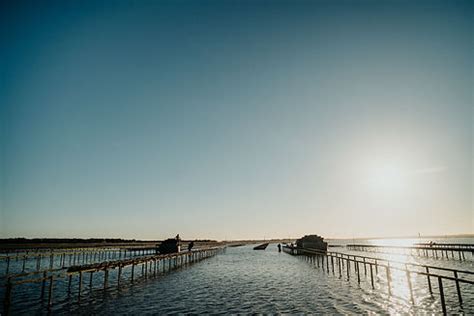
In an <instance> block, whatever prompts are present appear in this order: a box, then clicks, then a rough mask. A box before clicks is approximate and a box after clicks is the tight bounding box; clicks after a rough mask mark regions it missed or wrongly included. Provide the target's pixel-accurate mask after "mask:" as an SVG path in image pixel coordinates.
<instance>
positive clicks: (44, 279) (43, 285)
mask: <svg viewBox="0 0 474 316" xmlns="http://www.w3.org/2000/svg"><path fill="white" fill-rule="evenodd" d="M45 286H46V271H44V272H43V279H42V280H41V300H43V298H44V288H45Z"/></svg>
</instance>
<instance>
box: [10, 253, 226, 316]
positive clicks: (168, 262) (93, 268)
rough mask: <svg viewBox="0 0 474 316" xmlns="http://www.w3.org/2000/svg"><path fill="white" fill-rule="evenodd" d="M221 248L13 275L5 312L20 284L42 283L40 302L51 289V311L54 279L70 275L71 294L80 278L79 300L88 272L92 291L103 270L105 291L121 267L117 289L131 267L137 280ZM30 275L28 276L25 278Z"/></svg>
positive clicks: (48, 304)
mask: <svg viewBox="0 0 474 316" xmlns="http://www.w3.org/2000/svg"><path fill="white" fill-rule="evenodd" d="M221 249H222V248H206V249H198V250H193V251H189V252H180V253H174V254H167V255H150V256H142V257H136V258H130V259H120V260H115V261H108V262H102V263H96V264H86V265H79V266H71V267H69V268H67V269H66V268H59V269H50V270H45V271H35V272H29V273H22V274H17V275H11V276H9V277H8V278H7V281H6V284H5V297H4V304H3V305H4V313H5V315H8V314H9V313H10V312H11V302H12V293H13V289H14V287H15V286H18V285H20V284H28V283H31V284H34V283H41V294H40V301H41V302H43V301H44V298H45V292H46V291H47V292H48V297H47V308H48V310H51V307H52V305H53V288H54V283H55V281H58V280H60V279H64V278H67V284H68V285H67V293H68V295H69V294H70V293H71V290H72V287H73V283H75V282H74V280H76V281H77V301H78V302H80V301H81V298H82V296H83V285H84V284H83V283H84V282H83V281H84V279H85V278H84V276H85V275H86V274H88V275H89V293H90V292H92V289H93V282H92V281H93V276H94V273H98V272H103V286H102V287H101V288H102V289H103V290H106V289H108V288H109V271H110V270H112V269H118V273H117V283H116V284H117V288H118V289H120V288H121V287H122V286H123V282H124V281H125V280H124V279H123V270H124V269H125V268H127V267H130V268H131V273H130V278H129V280H128V281H129V282H130V283H134V282H136V280H137V279H138V278H144V279H147V278H150V277H156V276H157V274H159V273H160V272H162V273H165V272H167V271H171V270H173V269H176V268H178V267H181V266H183V265H186V264H191V263H194V262H197V261H201V260H203V259H205V258H208V257H211V256H214V255H215V254H217V253H218V251H219V250H221ZM137 267H141V274H140V275H137V271H136V270H137ZM25 278H27V279H25Z"/></svg>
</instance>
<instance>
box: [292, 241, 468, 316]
mask: <svg viewBox="0 0 474 316" xmlns="http://www.w3.org/2000/svg"><path fill="white" fill-rule="evenodd" d="M283 249H284V251H285V252H287V253H290V254H293V255H305V256H307V258H308V260H310V261H312V262H313V263H314V262H315V261H316V263H317V265H318V267H319V266H321V267H322V268H326V270H327V272H328V273H329V271H330V266H331V270H332V273H333V274H335V264H336V266H337V269H338V270H339V277H340V278H342V274H343V272H342V271H343V270H344V266H345V270H346V273H347V279H350V272H351V263H352V264H353V265H354V272H355V273H356V275H357V281H358V283H360V282H361V278H360V266H361V265H363V268H364V274H365V276H367V270H368V269H367V267H369V272H370V282H371V286H372V288H373V289H375V283H374V270H375V275H378V273H379V269H383V270H385V274H386V279H387V293H388V295H389V296H391V295H392V276H391V274H392V271H393V270H397V271H403V272H404V273H405V274H406V277H407V283H408V289H409V291H410V300H411V302H412V303H413V304H414V303H415V300H414V295H413V287H412V275H422V276H426V278H427V285H428V289H429V292H430V294H431V295H433V287H432V284H431V281H432V278H434V279H436V280H437V281H438V289H439V296H440V302H441V307H442V312H443V314H447V309H446V300H445V293H444V286H443V280H446V281H448V280H449V281H453V282H455V284H456V291H457V296H458V300H459V304H460V306H461V307H462V305H463V299H462V293H461V286H460V284H470V285H474V281H472V280H469V279H467V278H463V277H461V275H469V276H474V272H472V271H465V270H456V269H449V268H442V267H435V266H427V265H420V264H414V263H406V262H400V261H393V260H386V259H380V258H372V257H366V256H358V255H349V254H344V253H339V252H324V251H318V250H312V249H311V250H310V249H302V248H291V247H284V248H283ZM320 261H321V263H320ZM325 265H326V267H325ZM397 265H398V266H397ZM415 269H418V270H415ZM433 271H435V273H433ZM441 273H453V275H452V276H448V275H444V274H441Z"/></svg>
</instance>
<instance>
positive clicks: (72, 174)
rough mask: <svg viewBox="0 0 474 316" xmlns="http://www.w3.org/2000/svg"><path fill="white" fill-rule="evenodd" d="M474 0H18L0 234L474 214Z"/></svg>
mask: <svg viewBox="0 0 474 316" xmlns="http://www.w3.org/2000/svg"><path fill="white" fill-rule="evenodd" d="M472 18H473V2H472V1H421V2H416V1H262V0H255V1H231V0H224V1H146V0H144V1H84V2H83V1H40V2H38V1H10V2H9V3H6V2H2V4H1V7H0V111H1V112H0V124H1V125H0V127H1V129H0V132H1V134H0V145H1V147H0V150H1V152H0V154H1V155H0V159H1V161H0V162H1V168H0V172H1V173H0V176H1V182H0V194H1V195H0V199H1V204H0V206H1V210H0V237H17V236H24V237H124V238H144V239H157V238H164V237H167V236H174V235H175V234H176V233H180V234H181V236H183V238H216V239H225V238H227V239H231V238H263V237H267V238H269V237H287V236H295V237H296V236H300V235H303V234H307V233H318V234H322V235H324V236H327V237H353V236H377V235H378V236H380V235H382V236H384V235H385V236H387V235H406V234H418V232H420V233H421V234H422V235H423V234H452V233H473V232H474V208H473V195H474V191H473V177H474V176H473V139H474V134H473V120H474V116H473V95H472V90H473V59H474V56H473V20H472Z"/></svg>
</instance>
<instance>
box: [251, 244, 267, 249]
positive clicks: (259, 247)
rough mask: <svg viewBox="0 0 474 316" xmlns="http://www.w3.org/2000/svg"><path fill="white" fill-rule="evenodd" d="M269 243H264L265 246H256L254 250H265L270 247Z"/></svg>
mask: <svg viewBox="0 0 474 316" xmlns="http://www.w3.org/2000/svg"><path fill="white" fill-rule="evenodd" d="M268 244H269V243H268V242H266V243H264V244H261V245H258V246H255V247H253V250H265V249H266V248H267V246H268Z"/></svg>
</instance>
